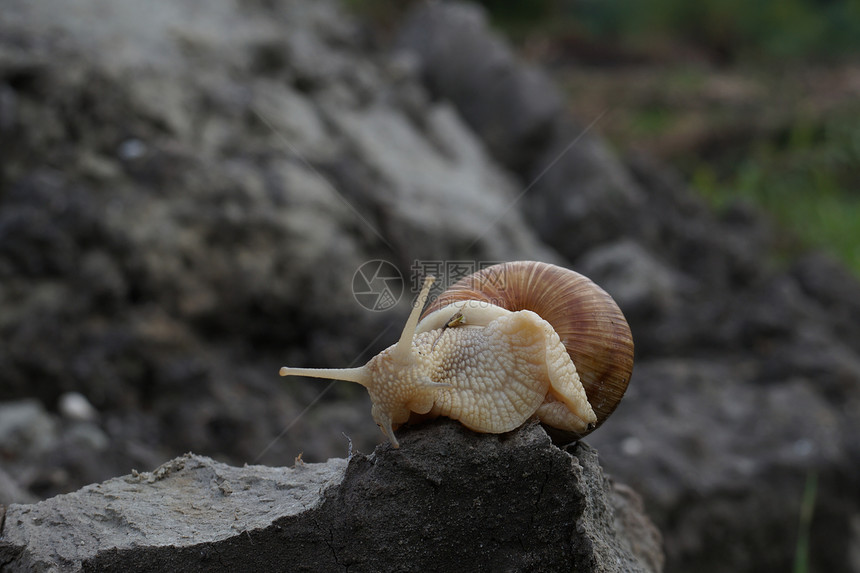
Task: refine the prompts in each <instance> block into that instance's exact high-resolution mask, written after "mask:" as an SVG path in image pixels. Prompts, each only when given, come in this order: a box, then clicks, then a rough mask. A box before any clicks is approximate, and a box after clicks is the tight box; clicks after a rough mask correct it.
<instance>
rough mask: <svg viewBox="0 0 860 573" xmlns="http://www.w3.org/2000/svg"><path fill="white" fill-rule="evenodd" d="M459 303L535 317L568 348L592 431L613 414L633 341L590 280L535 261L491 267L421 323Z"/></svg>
mask: <svg viewBox="0 0 860 573" xmlns="http://www.w3.org/2000/svg"><path fill="white" fill-rule="evenodd" d="M460 300H478V301H486V302H489V303H491V304H495V305H497V306H501V307H503V308H505V309H507V310H510V311H518V310H531V311H533V312H535V313H537V314H538V315H539V316H541V317H542V318H543V319H544V320H546V321H547V322H549V323H550V324H551V325H552V327H553V328H554V329H555V331H556V333H558V335H559V338H560V339H561V341H562V343H563V344H564V345H565V347H566V348H567V352H568V354H569V355H570V358H571V360H573V364H574V366H576V370H577V372H578V373H579V376H580V380H581V381H582V385H583V386H584V388H585V393H586V395H587V396H588V401H589V403H590V404H591V407H592V408H593V409H594V412H595V414H596V415H597V423H596V424H595V426H594V427H595V428H596V427H598V426H600V424H602V423H603V421H604V420H605V419H606V418H608V417H609V415H610V414H611V413H612V412H613V411H614V410H615V407H616V406H617V405H618V403H619V402H620V401H621V398H622V396H624V392H625V390H626V389H627V383H628V382H629V381H630V376H631V375H632V373H633V337H632V335H631V333H630V327H629V326H628V325H627V320H626V319H625V318H624V315H623V314H622V313H621V309H619V308H618V305H617V304H615V301H614V300H613V299H612V297H611V296H609V294H608V293H607V292H606V291H604V290H603V289H602V288H600V287H599V286H597V285H596V284H594V282H592V281H591V280H590V279H588V278H587V277H585V276H583V275H581V274H579V273H577V272H575V271H571V270H569V269H565V268H563V267H559V266H557V265H553V264H549V263H542V262H536V261H516V262H510V263H502V264H498V265H493V266H491V267H487V268H485V269H483V270H480V271H478V272H476V273H474V274H472V275H469V276H467V277H465V278H463V279H461V280H459V281H458V282H457V283H455V284H454V285H452V286H451V287H449V288H448V289H447V290H446V291H444V292H443V293H442V294H441V295H439V297H438V298H437V299H436V300H435V301H433V302H432V303H431V304H430V305H428V307H427V308H426V309H425V310H424V313H423V315H422V318H424V317H426V316H427V315H429V314H430V313H431V312H434V311H436V310H439V309H440V308H442V307H444V306H446V305H448V304H451V303H453V302H457V301H460Z"/></svg>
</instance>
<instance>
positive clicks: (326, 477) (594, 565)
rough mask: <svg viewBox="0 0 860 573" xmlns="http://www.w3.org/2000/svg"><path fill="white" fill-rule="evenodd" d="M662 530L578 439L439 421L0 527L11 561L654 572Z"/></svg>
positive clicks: (125, 488)
mask: <svg viewBox="0 0 860 573" xmlns="http://www.w3.org/2000/svg"><path fill="white" fill-rule="evenodd" d="M662 561H663V559H662V553H661V549H660V537H659V534H658V533H657V531H656V529H655V528H654V527H653V525H651V524H650V522H648V520H647V518H646V517H644V515H643V514H642V511H641V502H640V501H639V500H638V499H637V496H636V495H635V494H633V493H632V492H631V491H630V490H629V489H627V488H623V487H620V486H615V485H613V484H612V483H611V482H610V481H609V480H608V479H607V478H606V477H604V475H603V473H602V471H601V469H600V466H599V463H598V460H597V453H596V452H595V450H593V449H592V448H590V447H588V446H587V445H585V444H582V443H580V444H578V445H575V446H572V447H570V448H569V449H568V450H567V451H563V450H560V449H559V448H557V447H556V446H554V445H552V443H551V442H550V440H549V437H548V436H547V435H546V433H545V432H544V431H543V430H542V429H541V428H540V426H539V425H536V424H532V425H529V426H526V427H524V428H522V429H521V430H518V431H515V432H512V433H509V434H505V435H501V436H499V435H487V434H476V433H473V432H470V431H468V430H466V429H464V428H463V427H462V426H461V425H460V424H457V423H455V422H450V421H441V422H437V423H433V424H429V425H425V426H422V427H418V428H414V429H409V430H407V431H405V432H403V437H402V439H401V447H400V449H393V448H391V447H390V446H389V445H384V446H380V447H378V448H377V449H376V451H375V452H374V453H373V454H372V455H370V456H365V455H363V454H360V453H359V454H355V455H353V456H351V457H350V459H348V460H346V459H330V460H329V461H328V462H325V463H313V464H309V463H304V462H302V461H300V460H297V461H296V465H295V466H294V467H293V468H270V467H264V466H245V467H242V468H237V467H231V466H228V465H225V464H222V463H218V462H215V461H213V460H211V459H209V458H205V457H202V456H196V455H192V454H186V455H185V456H182V457H180V458H176V459H174V460H172V461H170V462H168V463H166V464H164V465H162V466H160V467H159V468H158V469H156V470H155V471H153V472H147V473H137V472H135V473H132V474H131V475H127V476H123V477H120V478H114V479H111V480H108V481H106V482H103V483H100V484H94V485H91V486H87V487H85V488H83V489H82V490H80V491H77V492H74V493H70V494H65V495H60V496H57V497H54V498H51V499H49V500H46V501H43V502H40V503H37V504H33V505H11V506H9V507H8V508H7V510H6V518H5V524H4V525H3V526H2V530H0V566H3V567H4V570H6V571H49V570H54V569H62V570H64V571H120V570H121V571H126V572H129V571H153V570H174V571H180V570H181V571H259V570H272V569H280V570H283V569H289V570H291V571H334V570H340V569H349V570H351V571H428V570H448V571H453V570H461V571H462V570H468V571H526V570H535V569H538V568H539V569H540V570H542V571H571V570H575V571H583V572H588V571H601V572H614V571H618V572H621V571H623V572H635V571H642V572H657V571H661V570H662Z"/></svg>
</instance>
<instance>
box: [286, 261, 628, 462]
mask: <svg viewBox="0 0 860 573" xmlns="http://www.w3.org/2000/svg"><path fill="white" fill-rule="evenodd" d="M432 282H433V279H432V278H428V279H427V280H426V281H425V284H424V287H423V288H422V291H421V294H420V295H419V297H418V301H417V302H416V305H415V307H414V308H413V311H412V313H411V314H410V317H409V320H408V321H407V323H406V326H405V327H404V329H403V333H402V334H401V336H400V340H399V341H398V342H397V344H395V345H393V346H391V347H389V348H387V349H385V350H383V351H382V352H381V353H379V354H378V355H377V356H375V357H374V358H372V359H371V360H370V361H369V362H368V363H367V364H366V365H364V366H362V367H360V368H347V369H299V368H286V367H284V368H281V375H282V376H293V375H295V376H312V377H317V378H334V379H338V380H349V381H352V382H356V383H359V384H361V385H363V386H365V387H366V388H367V390H368V392H369V394H370V398H371V402H372V403H373V408H372V415H373V418H374V420H375V421H376V423H377V425H379V426H380V428H381V429H382V431H383V432H384V433H385V434H386V436H388V438H389V440H390V441H391V442H392V444H393V445H394V446H395V447H397V446H398V443H397V439H396V437H395V436H394V430H395V429H396V427H397V426H399V425H400V424H402V423H404V422H407V421H409V420H410V418H411V419H416V415H419V416H421V417H422V418H428V417H436V416H447V417H449V418H453V419H455V420H460V422H461V423H463V424H464V425H465V426H467V427H468V428H470V429H472V430H475V431H479V432H487V433H500V432H506V431H509V430H513V429H515V428H517V427H518V426H520V425H521V424H523V423H524V422H525V421H526V420H528V419H529V418H530V417H533V416H534V417H537V418H538V419H539V420H541V422H543V423H544V424H545V425H548V426H550V427H552V428H556V429H558V430H560V431H561V432H562V433H565V434H569V435H570V436H572V437H576V436H582V435H585V434H587V433H588V432H590V431H591V430H593V429H594V428H595V427H597V425H599V424H600V423H601V422H602V421H603V420H604V419H605V418H606V416H608V415H609V413H611V412H612V410H613V409H614V408H615V405H616V404H617V402H618V400H620V398H621V396H622V395H623V393H624V389H625V388H626V386H627V381H628V380H629V378H630V373H631V372H632V357H633V346H632V338H631V337H630V330H629V328H628V327H627V323H626V321H625V320H624V317H623V315H622V314H621V311H620V310H618V307H617V306H616V305H615V303H614V301H612V299H611V297H609V295H608V294H606V293H605V292H604V291H603V290H602V289H600V288H599V287H597V286H596V285H595V284H594V283H593V282H591V281H590V280H588V279H587V278H585V277H583V276H582V275H579V274H577V273H574V272H573V271H569V270H567V269H563V268H561V267H557V266H555V265H548V264H546V263H536V262H531V261H526V262H517V263H505V264H503V265H496V266H494V267H489V268H487V269H484V270H483V271H480V272H479V273H476V274H475V275H471V276H470V277H466V278H465V279H463V280H462V281H460V282H459V283H457V284H455V285H454V286H453V287H451V288H450V289H448V290H447V291H445V293H443V294H442V295H441V296H440V297H439V299H437V300H436V301H435V302H434V303H433V304H432V305H431V306H430V308H428V309H427V311H426V312H425V317H424V318H423V319H422V320H421V321H420V323H419V316H420V315H421V309H422V308H423V307H424V305H425V303H426V300H427V296H428V293H429V290H430V286H431V284H432ZM523 289H526V290H523ZM560 289H561V290H560ZM571 316H572V317H574V320H572V319H571V318H570V317H571ZM625 335H626V338H625ZM588 336H592V337H595V336H596V337H598V338H599V340H596V341H595V340H588V339H586V340H583V339H582V337H586V338H587V337H588ZM574 352H575V353H574ZM578 359H581V360H582V363H583V364H584V365H586V366H587V367H588V369H587V370H583V369H582V368H581V367H580V366H579V365H578V364H577V360H578ZM606 360H608V361H612V362H613V363H612V364H609V365H606V364H604V363H603V362H602V361H606ZM595 366H596V367H595ZM625 369H626V370H625ZM586 376H587V378H586ZM625 376H626V377H625ZM586 380H587V382H588V384H584V382H585V381H586ZM589 389H590V392H589ZM592 394H594V395H592ZM595 403H596V404H598V407H595V406H593V405H594V404H595ZM601 416H602V417H601Z"/></svg>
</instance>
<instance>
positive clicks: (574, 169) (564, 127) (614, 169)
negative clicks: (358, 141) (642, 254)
mask: <svg viewBox="0 0 860 573" xmlns="http://www.w3.org/2000/svg"><path fill="white" fill-rule="evenodd" d="M397 48H398V49H400V50H404V51H407V52H409V53H410V54H413V55H414V57H415V58H416V59H417V61H418V67H419V69H420V71H421V73H422V77H423V78H424V80H425V83H426V85H427V88H428V89H429V90H430V91H431V92H432V93H433V94H435V95H436V96H437V97H439V98H443V99H447V100H450V101H451V102H453V103H454V104H455V105H456V106H457V109H458V111H459V112H460V113H461V114H462V116H463V118H464V119H465V120H466V121H467V122H468V123H469V125H470V126H471V127H472V128H473V129H474V130H475V131H476V132H477V133H478V134H479V135H480V136H481V137H482V138H483V140H484V143H485V144H486V145H487V147H488V149H489V150H490V151H491V152H492V153H493V155H494V156H495V157H496V158H497V159H498V160H499V161H501V162H502V163H503V164H504V165H505V166H507V167H508V168H509V169H511V170H513V171H514V172H516V173H518V174H519V175H520V176H521V179H522V182H521V185H522V191H521V192H520V194H519V196H518V198H517V200H518V201H521V202H522V205H523V209H524V211H525V213H526V215H527V217H528V218H529V220H530V222H531V224H532V226H533V227H534V229H535V230H536V231H537V232H538V233H539V236H540V238H541V239H542V240H543V241H544V242H545V243H547V244H549V245H550V246H552V247H553V248H554V249H556V250H557V251H558V252H559V253H561V254H562V255H563V256H564V257H565V258H566V259H567V260H569V261H570V260H574V259H576V258H577V257H578V256H580V255H581V254H582V253H583V252H584V251H585V250H587V249H588V248H590V247H592V246H594V245H596V244H598V243H600V242H602V241H605V240H608V239H611V238H613V237H614V236H617V233H618V230H619V229H623V228H625V226H626V224H627V223H628V222H629V221H630V220H631V218H633V217H634V216H635V211H636V210H638V209H640V208H641V207H642V205H643V203H644V197H643V193H642V190H641V189H639V188H638V186H637V185H636V183H635V181H634V180H633V179H632V178H631V177H630V175H629V173H628V172H627V171H626V170H625V169H624V167H623V165H622V163H621V161H620V160H619V159H618V157H617V156H616V155H614V154H613V153H612V152H611V151H610V150H609V148H608V147H607V145H606V144H605V142H604V141H603V140H602V139H600V138H598V137H595V136H594V135H593V134H592V133H591V127H592V126H591V125H590V123H592V122H593V121H598V120H599V119H600V118H582V119H583V121H582V122H577V121H573V120H572V118H571V117H570V116H569V115H568V114H567V113H566V112H565V106H564V105H563V104H562V97H561V95H560V93H559V90H558V88H557V87H556V86H555V85H554V84H553V83H552V81H551V80H550V78H549V76H548V75H547V74H546V73H545V72H544V71H542V70H540V69H538V68H537V67H535V66H532V65H529V64H527V63H525V62H522V61H521V60H519V59H518V58H517V57H516V56H515V55H514V53H513V52H512V50H511V49H510V47H509V46H508V44H507V43H505V42H504V41H503V40H502V39H501V38H500V37H499V36H498V35H497V34H496V33H494V32H493V31H492V30H491V29H490V27H489V24H488V22H487V17H486V14H485V13H484V11H483V10H482V9H480V8H479V7H477V6H476V5H474V4H469V3H465V2H433V3H422V4H420V5H418V7H417V8H416V9H415V10H413V11H412V13H411V14H410V15H409V16H407V18H406V20H405V22H404V24H403V25H402V28H401V32H400V34H399V38H398V42H397Z"/></svg>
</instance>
